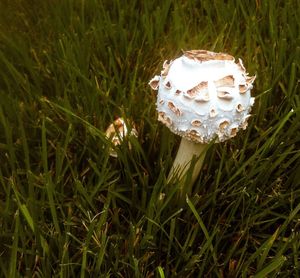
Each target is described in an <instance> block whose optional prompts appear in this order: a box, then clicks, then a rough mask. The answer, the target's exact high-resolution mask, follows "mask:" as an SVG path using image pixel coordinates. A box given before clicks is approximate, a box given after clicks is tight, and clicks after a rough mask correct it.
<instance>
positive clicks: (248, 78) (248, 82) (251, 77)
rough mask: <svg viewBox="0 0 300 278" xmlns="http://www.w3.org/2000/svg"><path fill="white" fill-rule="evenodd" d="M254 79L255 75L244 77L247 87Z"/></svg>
mask: <svg viewBox="0 0 300 278" xmlns="http://www.w3.org/2000/svg"><path fill="white" fill-rule="evenodd" d="M255 79H256V75H254V76H247V77H246V83H247V84H248V85H249V84H252V83H253V82H254V80H255Z"/></svg>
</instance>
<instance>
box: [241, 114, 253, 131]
mask: <svg viewBox="0 0 300 278" xmlns="http://www.w3.org/2000/svg"><path fill="white" fill-rule="evenodd" d="M250 117H251V115H247V116H246V117H245V118H244V121H243V123H242V125H241V127H242V129H243V130H245V129H246V128H247V126H248V119H249V118H250Z"/></svg>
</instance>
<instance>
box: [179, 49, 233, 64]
mask: <svg viewBox="0 0 300 278" xmlns="http://www.w3.org/2000/svg"><path fill="white" fill-rule="evenodd" d="M183 54H184V56H186V57H187V58H189V59H193V60H197V61H199V62H205V61H211V60H227V61H234V60H235V59H234V57H233V56H231V55H229V54H226V53H215V52H211V51H207V50H189V51H184V52H183Z"/></svg>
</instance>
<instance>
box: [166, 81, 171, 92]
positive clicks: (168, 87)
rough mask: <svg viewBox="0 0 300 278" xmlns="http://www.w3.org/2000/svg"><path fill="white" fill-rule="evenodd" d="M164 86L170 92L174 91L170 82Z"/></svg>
mask: <svg viewBox="0 0 300 278" xmlns="http://www.w3.org/2000/svg"><path fill="white" fill-rule="evenodd" d="M164 86H165V87H166V88H167V89H168V90H171V89H172V85H171V83H170V81H168V82H166V83H164Z"/></svg>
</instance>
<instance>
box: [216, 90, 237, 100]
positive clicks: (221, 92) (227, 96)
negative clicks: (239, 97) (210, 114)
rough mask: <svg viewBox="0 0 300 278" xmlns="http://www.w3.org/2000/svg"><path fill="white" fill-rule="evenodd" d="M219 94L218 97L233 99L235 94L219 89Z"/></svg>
mask: <svg viewBox="0 0 300 278" xmlns="http://www.w3.org/2000/svg"><path fill="white" fill-rule="evenodd" d="M217 96H218V98H220V99H225V100H231V99H233V96H232V95H231V94H230V93H229V92H226V91H218V92H217Z"/></svg>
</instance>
